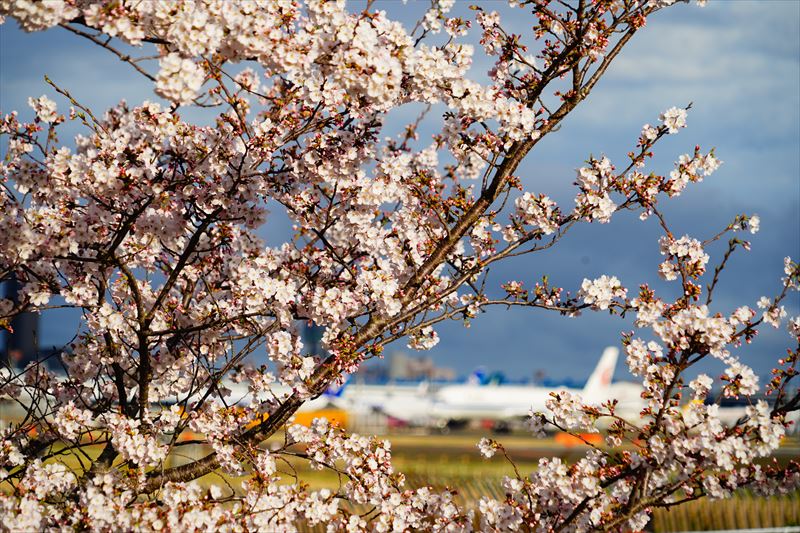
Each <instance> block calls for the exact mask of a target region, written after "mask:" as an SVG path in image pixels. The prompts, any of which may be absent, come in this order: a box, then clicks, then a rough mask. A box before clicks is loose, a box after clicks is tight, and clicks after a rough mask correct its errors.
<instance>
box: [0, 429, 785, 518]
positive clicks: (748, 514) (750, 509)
mask: <svg viewBox="0 0 800 533" xmlns="http://www.w3.org/2000/svg"><path fill="white" fill-rule="evenodd" d="M481 436H482V435H481V434H478V433H455V434H449V435H414V434H396V435H390V436H387V437H386V438H388V439H389V440H390V441H391V443H392V455H393V464H394V466H395V469H396V470H397V471H400V472H403V473H404V474H405V475H406V479H407V483H408V485H409V486H410V487H419V486H425V485H430V486H433V487H434V488H437V489H444V488H451V489H456V490H457V491H458V495H457V496H456V501H457V502H459V503H461V504H463V505H466V506H473V505H475V503H476V502H477V500H479V499H480V498H481V497H482V496H490V497H494V498H499V499H503V498H505V494H504V493H503V491H502V489H501V480H502V478H503V476H506V475H512V474H513V469H512V467H511V465H510V464H509V463H508V462H507V461H506V460H505V458H504V457H503V456H502V454H497V455H496V456H495V457H493V458H492V459H489V460H486V459H483V458H482V457H481V456H480V454H479V453H478V450H477V448H476V446H475V445H476V443H477V441H478V440H479V439H480V437H481ZM273 440H274V441H280V442H282V441H283V436H282V435H276V436H275V437H273ZM498 440H500V441H501V442H502V443H503V445H504V446H505V448H506V450H507V452H508V454H509V456H510V457H511V458H512V459H513V460H514V462H515V464H516V466H517V468H518V469H519V471H520V472H521V473H522V474H523V475H524V474H527V473H529V472H532V471H534V470H535V469H536V466H537V461H538V460H539V459H540V458H541V457H553V456H558V457H562V458H563V459H564V460H566V461H568V462H571V461H574V460H576V459H577V458H579V457H580V456H582V455H583V454H584V453H585V451H586V447H585V446H564V445H563V443H561V442H560V439H556V438H548V439H533V438H531V437H528V436H524V435H503V436H502V437H499V438H498ZM269 444H270V441H267V443H266V445H267V446H269ZM85 451H86V452H87V453H88V455H89V456H90V457H91V456H96V455H97V454H99V453H100V446H92V447H88V448H87V449H85ZM209 451H210V449H209V448H207V447H205V446H200V445H191V446H184V447H182V448H181V451H180V454H173V455H172V456H170V457H169V458H168V464H167V465H166V466H168V467H169V466H174V465H177V464H181V463H185V462H187V461H190V460H192V459H197V458H199V457H202V456H204V455H206V454H207V453H208V452H209ZM776 456H777V457H778V460H779V461H782V462H785V461H786V460H788V459H792V458H797V457H798V456H800V442H798V440H797V439H793V440H790V441H786V442H785V443H784V446H782V447H781V449H780V450H779V452H778V454H776ZM55 460H59V461H61V462H63V463H65V464H67V465H68V466H69V467H71V468H75V469H81V465H80V463H79V461H78V459H77V457H76V456H75V455H73V454H70V453H67V454H64V455H60V456H58V457H57V458H56V459H55ZM280 469H281V470H282V472H283V473H284V474H285V477H284V479H285V481H286V482H287V483H292V482H294V479H295V478H294V476H297V479H298V480H300V481H303V482H305V483H307V484H308V485H309V486H310V487H311V488H315V489H318V488H330V489H334V490H335V489H336V488H337V487H338V486H339V483H340V480H339V478H338V477H337V475H336V474H335V473H333V472H331V471H329V470H322V471H318V470H313V469H311V468H310V467H309V466H308V463H307V462H305V461H301V460H293V461H291V462H290V463H286V464H282V465H281V466H280ZM246 479H247V476H243V477H231V476H227V475H225V476H223V475H220V474H210V475H207V476H205V477H203V478H200V480H199V482H200V483H202V484H203V485H206V486H210V485H212V484H218V485H227V486H228V487H230V488H231V489H233V490H236V491H237V492H238V490H240V487H241V482H242V481H244V480H246ZM2 488H5V489H6V490H8V488H9V487H2V486H1V485H0V489H2ZM652 525H653V528H654V530H655V531H702V530H710V529H724V528H744V527H750V528H755V527H775V526H790V525H800V493H795V494H793V495H790V496H787V497H783V498H771V499H765V498H758V497H754V496H752V495H749V494H739V495H737V496H736V497H735V498H734V499H732V500H727V501H717V502H709V501H705V500H701V501H698V502H692V503H690V504H687V505H684V506H681V507H677V508H674V509H672V510H670V511H669V512H666V511H658V512H656V514H655V515H654V517H653V523H652Z"/></svg>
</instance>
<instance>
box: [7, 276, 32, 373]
mask: <svg viewBox="0 0 800 533" xmlns="http://www.w3.org/2000/svg"><path fill="white" fill-rule="evenodd" d="M3 285H4V287H3V288H4V291H3V293H4V294H3V296H4V297H5V298H8V299H9V300H11V301H13V302H14V303H15V304H16V303H17V302H18V294H19V290H20V288H21V287H20V285H19V282H18V281H17V280H15V279H12V280H9V281H6V282H5V283H4V284H3ZM9 326H11V331H10V332H9V331H8V330H4V331H3V348H2V350H0V364H2V365H3V366H12V367H17V368H22V367H24V366H25V365H27V364H28V363H30V362H31V361H35V360H36V359H37V358H38V357H39V314H38V313H20V314H18V315H16V316H14V318H12V319H11V323H10V324H9Z"/></svg>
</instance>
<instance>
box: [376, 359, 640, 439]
mask: <svg viewBox="0 0 800 533" xmlns="http://www.w3.org/2000/svg"><path fill="white" fill-rule="evenodd" d="M618 355H619V350H618V349H617V348H615V347H608V348H606V349H605V350H604V351H603V354H602V356H601V357H600V360H599V362H598V364H597V366H596V367H595V369H594V371H593V372H592V374H591V375H590V376H589V379H588V381H587V382H586V385H585V386H584V388H583V389H570V388H567V387H561V388H555V389H553V388H549V387H539V386H530V385H497V384H489V385H480V384H478V383H476V382H475V380H473V382H471V383H466V384H459V385H447V386H444V387H442V388H440V389H439V390H438V391H436V392H435V393H432V394H429V395H425V396H416V397H412V398H408V397H406V398H403V399H402V401H394V402H393V401H388V402H386V403H384V404H383V405H382V406H381V407H380V410H381V411H382V412H383V413H385V414H386V415H388V416H391V417H393V418H396V419H399V420H403V421H406V422H407V423H408V424H409V425H428V426H437V427H440V428H446V427H461V426H463V425H466V423H468V422H469V421H472V420H492V421H494V422H495V427H496V428H497V429H502V428H503V427H506V424H507V423H508V422H510V421H513V420H522V419H525V418H527V416H528V415H529V413H530V412H531V410H533V411H541V412H546V411H547V407H546V405H545V402H546V401H547V400H548V399H550V398H551V396H550V394H551V393H552V392H556V391H559V390H565V391H567V392H570V393H572V394H580V396H581V398H582V399H583V401H584V403H588V404H593V405H600V404H601V403H603V402H605V401H607V400H610V399H618V400H620V403H619V404H618V405H617V412H618V413H619V414H620V416H623V417H633V416H637V417H638V415H639V412H640V411H641V409H642V407H644V402H643V400H642V399H641V396H640V395H641V390H642V389H641V386H640V385H636V384H633V383H614V384H612V383H611V379H612V378H613V375H614V368H615V366H616V363H617V357H618Z"/></svg>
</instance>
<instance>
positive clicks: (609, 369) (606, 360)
mask: <svg viewBox="0 0 800 533" xmlns="http://www.w3.org/2000/svg"><path fill="white" fill-rule="evenodd" d="M618 355H619V350H618V349H617V348H616V347H614V346H609V347H608V348H606V349H605V350H603V355H602V356H600V361H599V362H598V363H597V366H596V367H595V369H594V372H592V375H591V376H589V381H587V382H586V386H585V387H584V388H583V397H584V400H587V401H591V400H592V399H604V398H603V397H602V393H603V392H604V391H605V390H606V389H608V386H609V385H610V384H611V378H613V377H614V368H615V367H616V366H617V356H618Z"/></svg>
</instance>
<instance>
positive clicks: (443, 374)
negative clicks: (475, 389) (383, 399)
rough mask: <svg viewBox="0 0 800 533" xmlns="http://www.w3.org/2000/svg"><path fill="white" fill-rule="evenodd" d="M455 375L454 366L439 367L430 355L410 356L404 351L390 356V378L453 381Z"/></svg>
mask: <svg viewBox="0 0 800 533" xmlns="http://www.w3.org/2000/svg"><path fill="white" fill-rule="evenodd" d="M455 377H456V373H455V371H454V370H453V369H452V368H445V367H437V366H436V365H435V364H434V362H433V359H431V358H430V357H410V356H408V355H406V354H404V353H403V352H394V353H392V354H391V355H390V356H389V379H390V380H410V381H419V380H430V381H452V380H454V379H455Z"/></svg>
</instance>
